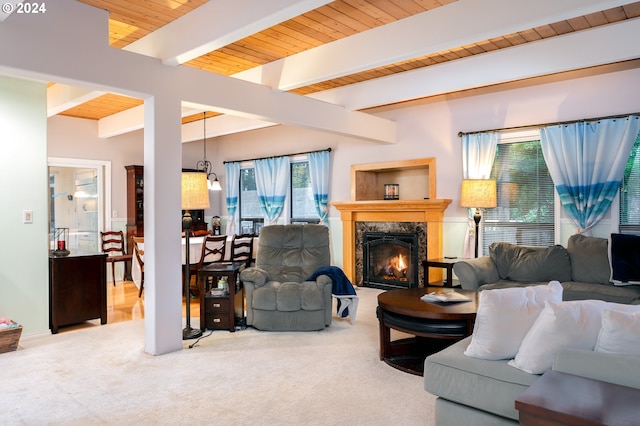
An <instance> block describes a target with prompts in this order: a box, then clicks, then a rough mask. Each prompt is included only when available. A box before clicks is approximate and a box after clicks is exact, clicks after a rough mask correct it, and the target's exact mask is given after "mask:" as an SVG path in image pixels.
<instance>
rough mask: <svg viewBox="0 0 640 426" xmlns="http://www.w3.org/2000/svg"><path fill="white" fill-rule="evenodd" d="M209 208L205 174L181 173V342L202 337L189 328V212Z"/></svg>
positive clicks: (190, 222)
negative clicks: (183, 317) (183, 314)
mask: <svg viewBox="0 0 640 426" xmlns="http://www.w3.org/2000/svg"><path fill="white" fill-rule="evenodd" d="M208 208H209V190H208V187H207V174H206V173H201V172H183V173H182V210H184V215H183V216H182V230H183V231H184V237H185V244H186V245H185V262H186V267H185V268H184V274H185V279H184V297H185V304H186V310H187V312H186V317H187V323H186V326H185V328H184V329H183V330H182V340H188V339H197V338H198V337H200V336H202V331H201V330H199V329H193V328H191V301H190V299H191V297H190V296H189V294H190V291H189V289H190V286H191V267H190V264H189V263H190V260H191V258H190V256H189V235H190V234H191V224H192V223H193V219H192V218H191V212H190V211H191V210H204V209H208Z"/></svg>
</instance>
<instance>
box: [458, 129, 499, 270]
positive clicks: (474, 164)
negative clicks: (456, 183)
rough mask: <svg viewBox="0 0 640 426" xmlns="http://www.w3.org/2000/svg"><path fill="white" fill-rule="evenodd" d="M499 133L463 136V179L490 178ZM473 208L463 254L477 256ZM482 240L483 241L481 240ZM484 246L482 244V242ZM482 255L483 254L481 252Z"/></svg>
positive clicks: (468, 217)
mask: <svg viewBox="0 0 640 426" xmlns="http://www.w3.org/2000/svg"><path fill="white" fill-rule="evenodd" d="M497 145H498V133H496V132H483V133H472V134H465V135H463V136H462V177H463V179H489V177H490V176H491V167H492V166H493V162H494V160H495V157H496V146H497ZM473 214H474V210H473V209H468V213H467V220H468V224H469V226H468V228H467V234H466V236H465V239H464V253H463V256H464V257H467V258H471V257H474V256H475V232H476V223H475V222H474V220H473ZM480 242H481V241H480ZM480 247H482V244H480ZM479 255H481V254H479Z"/></svg>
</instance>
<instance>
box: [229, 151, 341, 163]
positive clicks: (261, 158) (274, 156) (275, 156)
mask: <svg viewBox="0 0 640 426" xmlns="http://www.w3.org/2000/svg"><path fill="white" fill-rule="evenodd" d="M324 151H327V152H331V148H326V149H318V150H316V151H306V152H296V153H295V154H285V155H271V156H269V157H258V158H247V159H246V160H234V161H223V162H222V164H227V163H242V162H244V161H256V160H266V159H267V158H277V157H293V156H295V155H303V154H311V153H314V152H324Z"/></svg>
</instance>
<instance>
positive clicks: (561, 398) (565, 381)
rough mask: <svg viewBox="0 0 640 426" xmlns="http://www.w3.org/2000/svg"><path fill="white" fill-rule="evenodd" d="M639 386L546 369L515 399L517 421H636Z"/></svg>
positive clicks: (543, 424)
mask: <svg viewBox="0 0 640 426" xmlns="http://www.w3.org/2000/svg"><path fill="white" fill-rule="evenodd" d="M638 400H640V389H635V388H630V387H627V386H621V385H616V384H613V383H607V382H601V381H599V380H592V379H588V378H586V377H581V376H575V375H573V374H567V373H561V372H559V371H553V370H549V371H547V372H546V373H544V374H543V375H542V377H540V378H539V379H538V380H536V381H535V382H534V383H533V384H532V385H531V386H530V387H529V388H528V389H527V390H525V391H524V392H522V393H521V394H520V396H518V398H517V399H516V402H515V408H516V409H517V410H519V412H520V424H521V425H529V426H549V425H633V424H638Z"/></svg>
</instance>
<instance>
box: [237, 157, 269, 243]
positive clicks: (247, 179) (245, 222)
mask: <svg viewBox="0 0 640 426" xmlns="http://www.w3.org/2000/svg"><path fill="white" fill-rule="evenodd" d="M263 224H264V219H263V216H262V212H261V211H260V201H259V200H258V190H257V189H256V173H255V169H254V168H253V167H251V168H245V169H240V232H239V233H241V234H256V235H257V234H259V233H260V228H261V227H262V225H263Z"/></svg>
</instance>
